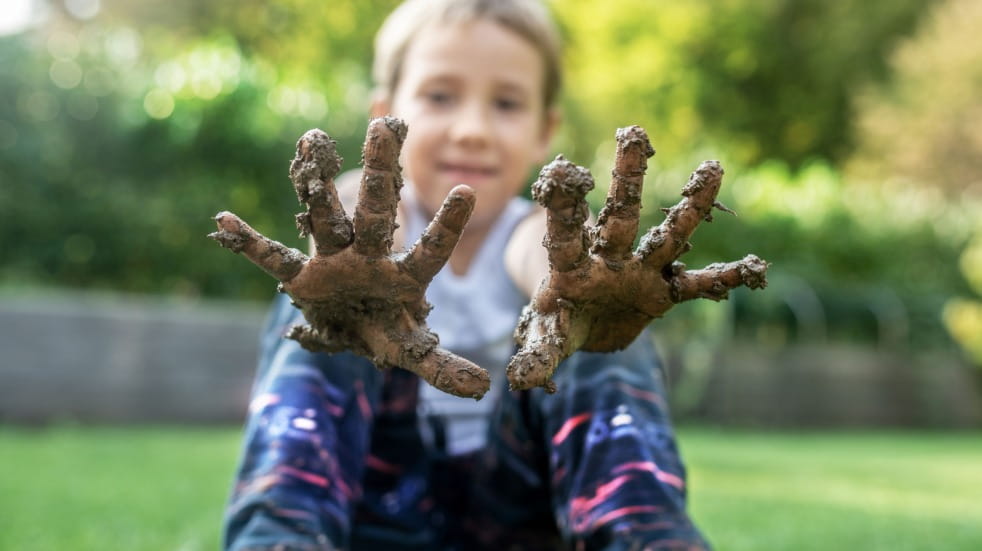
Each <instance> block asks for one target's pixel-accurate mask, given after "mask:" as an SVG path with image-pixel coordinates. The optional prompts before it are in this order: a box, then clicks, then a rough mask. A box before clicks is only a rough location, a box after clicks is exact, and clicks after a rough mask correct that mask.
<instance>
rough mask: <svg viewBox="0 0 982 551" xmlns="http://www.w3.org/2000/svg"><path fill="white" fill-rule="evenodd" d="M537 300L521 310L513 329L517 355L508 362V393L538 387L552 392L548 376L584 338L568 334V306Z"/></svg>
mask: <svg viewBox="0 0 982 551" xmlns="http://www.w3.org/2000/svg"><path fill="white" fill-rule="evenodd" d="M541 298H542V297H536V299H533V301H534V302H533V303H532V304H530V305H529V306H526V307H525V309H524V310H523V311H522V316H521V318H520V319H519V321H518V327H516V328H515V340H516V341H517V342H518V351H517V352H516V353H515V355H514V356H512V358H511V361H509V362H508V368H507V371H506V373H507V375H508V383H509V388H511V389H512V390H527V389H531V388H535V387H537V386H540V387H543V388H544V389H545V390H546V392H549V393H552V392H555V391H556V384H555V383H553V382H552V374H553V373H554V372H555V371H556V367H557V366H558V365H559V363H560V362H562V361H563V360H565V359H566V358H567V357H569V355H570V354H572V353H573V351H574V350H576V349H578V348H579V347H580V345H581V344H582V341H583V339H584V337H585V335H574V334H571V329H572V328H573V324H572V323H571V314H572V305H568V304H566V303H565V301H563V300H562V299H558V300H557V301H555V303H554V301H552V300H541ZM539 303H541V304H539ZM543 305H545V306H547V308H543V307H542V306H543Z"/></svg>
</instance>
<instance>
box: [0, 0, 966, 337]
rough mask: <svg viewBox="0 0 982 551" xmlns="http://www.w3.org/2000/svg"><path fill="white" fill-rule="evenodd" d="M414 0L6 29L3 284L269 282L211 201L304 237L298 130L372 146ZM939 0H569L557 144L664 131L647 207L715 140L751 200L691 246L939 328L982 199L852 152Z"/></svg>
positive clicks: (245, 289) (609, 154) (183, 10)
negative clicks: (228, 247)
mask: <svg viewBox="0 0 982 551" xmlns="http://www.w3.org/2000/svg"><path fill="white" fill-rule="evenodd" d="M396 3H397V2H396V0H386V1H385V2H372V3H366V2H360V3H359V2H354V1H350V0H339V1H335V2H317V1H315V0H277V1H273V2H269V1H260V0H244V1H242V2H236V3H234V4H228V3H223V2H194V1H192V0H176V1H175V2H169V3H167V4H152V3H151V4H147V3H139V2H122V1H121V0H116V1H111V2H102V3H101V4H100V5H101V6H102V8H101V11H100V12H99V13H98V14H96V15H95V16H94V17H91V18H88V19H79V18H77V17H73V16H70V15H69V14H67V13H62V12H57V11H56V12H53V13H52V14H51V17H50V18H49V19H48V20H47V22H46V23H45V24H44V25H43V26H41V27H39V28H37V29H34V30H29V31H24V32H21V33H19V34H13V35H8V36H0V250H3V251H4V259H3V262H2V263H0V285H6V286H16V285H24V284H32V285H65V286H70V287H84V288H104V289H110V288H111V289H116V290H123V291H136V292H157V293H167V294H178V295H184V296H191V297H194V296H198V295H209V296H224V297H235V298H251V299H258V300H266V299H268V297H269V296H270V295H271V293H272V290H273V287H274V282H273V280H272V279H271V278H269V277H268V276H266V275H265V274H263V273H261V272H260V271H259V270H256V269H255V268H254V267H253V266H252V265H251V264H249V263H248V262H247V261H245V260H244V259H238V258H232V257H231V256H230V255H228V253H227V252H226V251H223V250H222V249H220V248H219V247H217V246H216V245H215V244H214V243H212V242H211V241H209V240H207V239H206V238H205V237H204V235H205V234H206V233H208V232H209V231H212V230H213V224H212V222H211V220H210V219H209V218H210V216H211V215H213V214H214V213H216V212H217V211H219V210H223V209H228V210H232V211H234V212H236V213H237V214H240V215H241V216H243V217H244V218H245V219H246V220H248V221H249V222H250V223H252V224H253V225H254V226H255V227H256V228H257V229H258V230H260V231H261V232H263V233H264V234H266V235H269V236H271V237H273V238H275V239H278V240H280V241H283V242H285V243H287V244H288V245H291V246H295V247H304V243H302V242H301V240H300V239H299V238H297V237H296V230H295V228H294V227H293V222H292V216H291V215H292V213H294V212H296V211H297V210H298V206H297V204H296V203H295V202H294V199H293V195H292V192H291V190H290V184H289V182H288V180H287V177H286V172H287V165H288V162H289V159H290V158H291V157H292V154H293V144H294V142H295V140H296V139H297V137H298V136H300V135H301V134H302V133H303V132H304V131H305V130H307V129H308V128H311V127H315V126H317V127H321V128H324V129H325V130H327V131H328V132H329V133H331V135H332V136H334V137H335V138H336V139H338V141H339V148H340V151H341V153H342V155H343V156H344V157H345V158H346V159H347V161H346V163H345V166H346V167H347V168H352V167H354V166H356V164H357V162H358V159H359V157H360V152H359V148H360V145H361V140H362V137H363V134H364V128H365V123H366V118H367V117H366V115H367V108H368V99H369V96H370V79H369V63H370V58H371V40H372V37H373V34H374V32H375V30H376V29H377V27H378V25H379V24H380V22H381V20H382V18H383V17H384V16H385V14H386V13H387V12H388V10H389V9H390V8H391V7H392V6H393V5H395V4H396ZM930 4H932V2H930V0H901V1H898V2H891V3H882V2H879V3H877V2H874V3H861V2H838V3H832V4H828V3H821V2H818V1H817V0H804V1H798V0H794V1H792V0H768V1H766V2H751V1H750V0H728V1H726V2H709V1H708V0H698V1H696V2H688V3H653V2H641V1H636V0H634V1H631V2H625V3H619V4H618V5H617V9H611V6H610V5H609V3H603V2H599V1H597V0H569V1H567V2H561V3H560V2H553V3H552V4H551V5H552V7H553V10H554V12H555V13H556V15H557V17H558V18H559V20H560V22H561V25H562V27H563V29H564V32H565V34H566V35H568V39H569V50H568V55H567V67H568V79H567V95H566V99H565V100H564V107H565V111H566V115H565V119H566V124H565V126H564V130H563V133H562V136H561V138H560V140H559V143H558V144H557V147H556V149H557V150H558V151H562V152H564V153H565V154H566V155H567V157H568V158H570V159H572V160H574V161H575V162H578V163H580V164H585V165H589V166H590V167H591V168H592V169H593V172H594V174H596V175H597V176H598V180H599V184H600V185H599V186H598V187H599V188H603V187H604V185H605V184H606V182H604V180H603V175H605V174H607V173H609V169H610V163H611V162H612V158H613V150H614V147H613V133H614V129H615V128H616V127H617V126H623V125H627V124H642V125H644V126H645V127H646V128H647V129H648V130H649V133H650V134H651V136H652V139H653V142H654V144H655V146H656V148H658V149H659V154H658V156H657V157H656V158H655V160H654V161H653V163H652V168H651V170H650V171H649V173H650V174H651V176H650V177H649V184H648V186H647V188H646V194H647V196H646V198H645V204H646V205H647V208H646V210H645V211H644V213H645V215H646V219H645V220H644V223H645V224H646V225H651V224H656V223H658V222H660V220H661V216H660V215H659V213H658V210H657V208H656V205H657V206H667V205H668V204H671V203H673V202H674V201H675V200H676V199H677V196H676V194H677V191H678V189H679V187H680V185H681V184H682V183H683V182H684V181H685V178H686V176H687V174H688V171H690V170H691V169H693V168H695V166H696V164H697V161H698V160H701V159H702V158H719V159H720V160H721V161H722V162H723V164H724V166H725V167H727V171H728V176H727V180H726V184H725V185H724V196H723V201H724V202H725V203H727V204H730V206H732V207H733V208H735V209H736V210H737V211H738V212H739V213H740V218H739V219H736V220H733V219H730V218H729V216H728V215H725V214H720V215H719V216H718V219H719V221H718V222H717V223H716V224H712V225H708V226H707V227H704V228H702V229H700V230H699V232H698V233H697V235H696V237H695V239H694V244H695V246H696V247H695V249H694V250H693V252H692V253H691V254H690V255H689V257H688V258H687V262H688V263H689V264H690V265H691V266H693V267H695V266H699V265H702V264H705V263H708V262H710V261H713V260H722V259H733V258H737V257H739V256H742V255H743V254H744V253H746V252H747V251H753V252H755V253H757V254H759V255H761V256H762V257H764V258H767V259H768V260H770V261H771V262H773V264H774V265H773V268H772V270H773V271H774V272H773V273H775V274H776V275H780V274H782V273H783V274H787V275H788V276H789V277H797V278H802V279H804V280H805V281H807V282H809V285H811V286H812V287H813V288H814V289H815V290H816V292H818V293H820V294H821V295H822V298H823V300H826V301H831V302H835V301H836V300H837V299H836V297H837V296H844V293H845V291H846V290H848V289H853V290H856V291H855V292H856V293H859V294H863V293H866V290H869V289H877V288H880V287H887V288H888V289H890V290H891V292H892V293H894V294H895V295H897V296H898V297H900V299H901V300H902V302H903V303H904V304H905V307H906V308H907V309H908V310H909V311H910V312H912V317H913V318H914V319H916V320H924V322H923V326H924V327H925V328H926V330H928V331H927V333H928V334H937V333H938V327H939V325H938V323H937V320H938V316H939V312H940V309H941V305H942V304H943V302H944V296H945V295H947V294H951V293H953V292H954V293H961V292H963V291H965V289H966V287H965V281H964V279H963V278H962V275H960V274H959V273H958V271H957V268H956V266H957V261H956V259H957V257H958V254H959V251H960V250H961V248H962V247H963V246H964V244H965V243H966V242H967V240H968V238H969V232H968V231H967V230H966V229H965V227H964V226H963V225H959V224H958V223H956V222H957V221H958V220H972V219H973V217H977V212H978V211H977V210H971V209H970V208H969V206H967V205H954V206H953V205H951V204H949V203H946V202H939V198H938V195H937V194H936V193H932V192H930V191H917V190H914V191H911V192H909V193H908V192H907V191H903V190H902V192H901V193H899V194H898V193H895V190H888V189H887V188H882V187H879V186H866V187H864V188H863V189H859V188H854V187H853V186H852V185H851V184H847V183H846V182H845V181H843V180H842V178H841V177H840V176H839V175H838V169H837V168H836V166H837V165H836V164H835V163H836V159H839V158H840V157H841V156H842V153H843V151H845V150H846V149H847V148H848V146H849V144H850V142H851V139H852V133H853V127H852V124H851V119H850V117H851V115H852V112H853V111H852V110H853V107H852V104H851V101H850V97H851V96H850V94H851V93H852V91H853V90H854V89H856V88H858V87H859V86H860V85H861V84H863V83H865V82H867V81H869V80H871V79H872V80H879V81H883V82H890V81H891V79H890V78H889V74H888V71H887V70H888V69H889V68H891V67H894V66H893V65H889V64H888V63H887V61H886V57H885V55H884V53H885V52H887V51H889V50H890V49H891V48H892V47H893V45H894V44H896V43H897V41H898V40H900V39H901V38H902V37H903V36H904V35H905V33H908V32H910V31H911V30H913V29H914V28H915V27H916V22H917V20H918V16H919V14H921V13H922V12H923V11H924V10H925V8H926V7H927V6H928V5H930ZM57 6H60V4H58V5H57ZM57 6H55V8H57ZM928 36H929V37H930V36H935V35H931V34H929V35H928ZM936 38H937V37H936ZM937 39H938V40H940V38H937ZM925 40H928V39H925ZM945 51H947V50H945ZM887 89H888V90H889V88H887ZM931 89H932V90H933V89H934V88H931ZM864 105H868V104H864ZM812 158H818V159H820V160H819V161H809V160H807V159H812ZM918 189H920V188H918ZM597 193H598V195H597V197H599V196H601V195H602V193H603V189H598V190H597ZM959 209H960V210H959ZM932 211H933V212H934V214H933V215H930V214H925V213H930V212H932ZM912 212H913V215H912V214H911V213H912ZM899 251H902V252H903V254H902V255H901V254H899V253H898V252H899ZM923 266H931V267H932V268H931V269H930V270H928V269H923V268H922V267H923ZM846 294H847V293H846ZM739 296H740V294H737V297H739ZM759 296H763V295H762V294H755V295H754V301H757V300H759V299H758V297H759ZM840 302H841V301H840ZM751 314H752V312H751ZM748 315H749V314H748ZM849 315H850V314H849V311H848V309H845V310H843V314H842V317H843V319H845V318H848V316H849ZM676 317H678V316H676ZM932 331H933V333H932Z"/></svg>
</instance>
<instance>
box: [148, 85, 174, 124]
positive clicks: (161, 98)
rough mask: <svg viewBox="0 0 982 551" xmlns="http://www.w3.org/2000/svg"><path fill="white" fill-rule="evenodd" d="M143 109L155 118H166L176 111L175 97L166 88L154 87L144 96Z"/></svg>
mask: <svg viewBox="0 0 982 551" xmlns="http://www.w3.org/2000/svg"><path fill="white" fill-rule="evenodd" d="M143 109H144V110H145V111H146V112H147V115H150V117H152V118H154V119H166V118H167V117H169V116H171V113H173V112H174V97H173V96H171V95H170V93H169V92H167V91H166V90H161V89H160V88H154V89H153V90H150V91H149V92H147V95H146V96H144V98H143Z"/></svg>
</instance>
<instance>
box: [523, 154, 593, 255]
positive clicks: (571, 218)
mask: <svg viewBox="0 0 982 551" xmlns="http://www.w3.org/2000/svg"><path fill="white" fill-rule="evenodd" d="M592 189H593V177H592V176H590V171H589V170H587V169H585V168H583V167H580V166H577V165H575V164H573V163H571V162H569V161H567V160H566V159H565V158H563V156H562V155H560V156H558V157H556V159H555V160H554V161H552V162H551V163H549V164H547V165H546V166H545V167H543V168H542V171H541V172H540V173H539V178H538V180H536V181H535V183H534V184H533V185H532V197H533V198H534V199H535V200H536V201H537V202H538V203H539V204H540V205H542V206H543V207H545V208H546V236H545V239H544V240H543V242H542V244H543V246H545V248H546V250H547V251H548V253H549V265H550V266H551V267H552V269H553V270H556V271H559V272H566V271H569V270H571V269H573V268H574V267H576V266H577V265H579V263H580V262H582V261H583V260H584V259H586V258H587V250H586V248H587V243H588V236H587V232H586V229H585V228H584V226H583V223H584V222H586V220H587V218H588V217H589V216H590V208H589V206H588V205H587V202H586V199H585V198H586V194H587V193H589V191H590V190H592Z"/></svg>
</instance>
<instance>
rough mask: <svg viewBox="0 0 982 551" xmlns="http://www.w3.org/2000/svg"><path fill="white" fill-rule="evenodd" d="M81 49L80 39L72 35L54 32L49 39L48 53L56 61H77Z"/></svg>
mask: <svg viewBox="0 0 982 551" xmlns="http://www.w3.org/2000/svg"><path fill="white" fill-rule="evenodd" d="M80 49H81V45H80V44H79V41H78V38H77V37H76V36H75V35H74V34H72V33H68V32H65V31H54V32H52V33H51V36H49V37H48V53H50V54H51V57H53V58H55V59H63V60H71V59H75V58H76V57H78V52H79V50H80Z"/></svg>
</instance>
